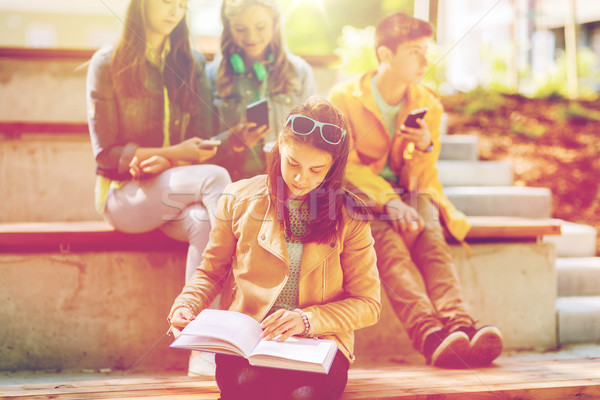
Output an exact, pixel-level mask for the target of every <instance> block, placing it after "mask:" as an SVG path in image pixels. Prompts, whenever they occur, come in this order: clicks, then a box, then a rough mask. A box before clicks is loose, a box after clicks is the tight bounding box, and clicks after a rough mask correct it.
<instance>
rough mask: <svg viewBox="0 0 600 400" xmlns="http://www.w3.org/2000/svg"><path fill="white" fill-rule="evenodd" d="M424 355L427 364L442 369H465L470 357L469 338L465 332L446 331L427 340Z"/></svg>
mask: <svg viewBox="0 0 600 400" xmlns="http://www.w3.org/2000/svg"><path fill="white" fill-rule="evenodd" d="M423 354H424V355H425V358H426V359H427V364H430V365H433V366H435V367H441V368H465V367H466V366H467V365H468V364H467V361H468V359H467V357H468V355H469V337H468V336H467V335H466V333H464V332H459V331H456V332H452V333H447V332H446V330H445V329H442V330H441V331H438V332H433V333H431V334H429V335H428V336H427V337H426V338H425V345H424V350H423Z"/></svg>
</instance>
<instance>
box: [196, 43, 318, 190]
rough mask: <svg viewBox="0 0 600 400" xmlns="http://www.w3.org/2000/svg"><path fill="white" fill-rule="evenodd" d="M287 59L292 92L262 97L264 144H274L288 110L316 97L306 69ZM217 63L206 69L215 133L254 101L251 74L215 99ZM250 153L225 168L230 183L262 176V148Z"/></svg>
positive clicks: (309, 70)
mask: <svg viewBox="0 0 600 400" xmlns="http://www.w3.org/2000/svg"><path fill="white" fill-rule="evenodd" d="M287 57H288V59H289V60H290V62H291V63H292V65H293V66H294V68H295V69H296V77H295V79H294V88H293V89H292V92H291V93H289V94H285V93H279V94H274V95H272V94H268V95H267V96H266V99H267V102H268V104H269V127H270V128H271V132H270V133H269V135H268V136H267V137H265V139H264V141H265V142H271V141H275V140H277V137H278V135H279V132H281V130H282V129H283V125H284V124H285V120H284V119H285V117H286V116H287V114H288V113H289V112H290V110H291V109H292V108H294V107H295V106H297V105H299V104H301V103H302V102H303V101H304V100H306V99H307V98H309V97H310V96H312V95H314V94H315V93H316V84H315V78H314V76H313V71H312V68H311V67H310V65H309V64H308V63H307V62H306V61H304V60H303V59H302V58H300V57H298V56H296V55H294V54H289V53H288V54H287ZM221 59H222V58H221V57H217V58H215V60H213V61H212V62H211V63H209V64H208V65H207V67H206V74H207V77H208V84H209V89H210V91H211V94H212V98H213V102H214V106H215V107H216V109H217V110H218V122H217V124H218V127H219V131H222V130H225V129H229V128H231V127H232V126H234V125H235V124H237V123H239V122H240V121H242V120H243V119H244V117H245V115H246V106H247V105H248V104H250V103H253V102H254V101H256V100H257V98H256V92H257V90H256V85H255V78H254V75H253V74H254V72H246V73H244V74H242V75H237V76H236V79H235V83H234V87H233V90H232V92H231V94H230V95H229V96H228V97H224V98H223V97H221V96H220V95H219V93H218V92H217V73H218V69H219V65H220V63H221ZM269 89H270V88H269V87H268V86H267V87H266V90H265V93H270V91H269ZM258 97H261V96H258ZM253 150H254V154H252V152H251V151H250V150H246V151H245V152H244V153H242V155H240V158H238V159H237V162H236V165H235V166H233V165H231V166H226V168H227V169H228V170H229V172H230V174H231V175H232V179H233V180H234V181H235V180H237V179H239V178H247V177H252V176H255V175H257V174H261V173H264V154H263V153H262V145H260V146H257V148H255V149H253ZM242 157H243V158H244V159H242ZM242 165H243V166H242Z"/></svg>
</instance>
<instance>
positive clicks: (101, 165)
mask: <svg viewBox="0 0 600 400" xmlns="http://www.w3.org/2000/svg"><path fill="white" fill-rule="evenodd" d="M112 56H113V50H112V48H103V49H100V50H98V51H97V52H96V53H95V54H94V55H93V57H92V59H91V61H90V64H89V69H88V75H87V93H86V94H87V114H88V125H89V131H90V138H91V141H92V149H93V152H94V157H95V160H96V173H97V174H98V175H102V176H105V177H107V178H110V179H115V180H129V179H130V178H131V177H130V175H129V173H128V171H129V163H130V161H131V159H132V158H133V155H134V152H135V149H136V148H138V147H162V146H163V136H164V130H163V118H164V99H163V94H162V93H163V91H162V87H163V78H162V74H161V72H160V70H159V68H158V67H157V66H155V65H153V64H152V63H150V62H149V61H148V62H147V63H146V67H147V68H146V71H145V72H146V82H147V83H146V84H147V86H148V89H150V91H152V92H153V93H154V92H156V93H158V94H157V95H156V96H144V97H123V96H121V95H119V94H118V93H117V92H116V91H115V90H114V86H113V75H112V69H111V62H112ZM194 57H195V61H196V62H195V64H196V68H197V76H198V93H197V95H198V96H200V108H199V110H198V112H197V113H195V114H194V115H191V114H190V113H187V112H183V111H182V109H181V107H180V106H179V105H178V104H175V103H174V102H170V118H169V125H170V130H169V133H170V143H171V144H177V143H179V142H181V141H183V140H185V139H189V138H191V137H194V136H198V137H200V138H209V137H211V136H212V135H213V134H214V133H215V131H216V130H215V129H214V127H216V126H215V124H214V120H215V115H214V113H213V110H212V100H211V98H210V92H209V90H208V85H207V82H206V76H205V72H204V68H205V60H204V57H203V56H202V55H201V54H199V53H194Z"/></svg>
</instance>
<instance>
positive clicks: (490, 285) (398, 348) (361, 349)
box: [356, 243, 557, 362]
mask: <svg viewBox="0 0 600 400" xmlns="http://www.w3.org/2000/svg"><path fill="white" fill-rule="evenodd" d="M471 249H472V251H473V255H472V256H469V255H468V254H467V250H466V249H465V248H464V247H462V246H460V245H453V246H451V250H452V256H453V259H454V262H455V264H456V268H457V272H458V275H459V279H460V282H461V284H462V286H463V296H464V299H465V301H466V303H467V305H468V306H469V311H470V313H471V315H472V316H473V318H475V319H476V320H477V321H478V322H479V325H486V324H492V325H496V326H497V327H498V328H499V329H500V330H501V331H502V334H503V337H504V346H505V349H536V350H546V349H550V348H554V347H556V345H557V338H556V311H555V301H556V272H555V269H554V260H555V250H554V246H552V245H550V246H548V245H546V244H536V243H487V244H485V243H484V244H472V245H471ZM383 292H385V290H382V293H383ZM382 297H383V305H384V306H383V312H382V315H381V319H380V320H379V322H378V323H377V324H376V325H374V326H372V327H369V328H365V329H362V330H360V331H358V332H357V334H356V356H357V358H359V359H361V358H364V359H367V360H369V359H386V360H389V359H392V360H395V361H405V362H406V361H407V362H413V361H414V360H415V359H416V360H417V361H421V362H424V358H423V357H421V356H419V355H418V354H417V353H416V351H415V350H414V349H413V348H412V344H411V342H410V340H409V339H408V336H407V335H406V332H405V331H404V329H403V328H402V325H401V324H400V322H399V321H398V319H397V318H396V315H395V314H394V312H393V310H392V308H391V306H390V304H389V301H388V299H387V295H385V294H384V295H383V296H382Z"/></svg>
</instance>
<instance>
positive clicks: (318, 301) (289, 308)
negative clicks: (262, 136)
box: [169, 96, 381, 400]
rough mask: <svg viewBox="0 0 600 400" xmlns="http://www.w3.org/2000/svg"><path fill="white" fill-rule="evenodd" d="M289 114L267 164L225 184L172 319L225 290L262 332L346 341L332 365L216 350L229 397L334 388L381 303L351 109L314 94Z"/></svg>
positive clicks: (228, 302)
mask: <svg viewBox="0 0 600 400" xmlns="http://www.w3.org/2000/svg"><path fill="white" fill-rule="evenodd" d="M284 122H285V127H284V128H283V130H282V131H281V133H280V135H279V138H278V141H277V144H276V145H275V147H274V148H273V150H272V151H271V153H270V154H269V162H268V174H267V175H259V176H256V177H254V178H251V179H246V180H242V181H239V182H236V183H233V184H231V185H230V186H228V187H227V188H226V189H225V194H224V195H223V197H221V200H220V202H219V218H217V225H216V226H215V227H214V228H213V232H212V233H211V235H210V242H209V244H208V246H207V247H206V251H205V252H204V259H203V261H202V264H201V265H200V266H199V267H198V269H196V272H195V273H194V276H193V277H192V279H191V280H190V281H189V282H188V284H187V285H186V286H185V287H184V288H183V290H182V292H181V294H180V295H179V296H178V297H177V298H176V299H175V302H174V304H173V307H172V308H171V313H170V316H169V320H170V322H171V331H172V332H173V333H174V334H175V336H177V335H179V333H180V331H181V329H182V328H183V327H185V326H186V325H187V324H188V323H189V322H190V321H192V320H193V319H194V318H195V316H196V315H198V313H200V311H202V310H203V309H205V308H207V307H208V305H209V304H211V302H212V301H213V299H214V298H215V296H216V294H217V293H219V292H221V290H223V297H222V302H221V308H223V309H229V310H234V311H238V312H242V313H245V314H247V315H249V316H251V317H253V318H254V319H256V320H257V321H259V322H260V323H261V327H262V329H263V333H262V336H263V338H265V339H266V340H279V341H284V340H286V339H287V338H289V337H290V336H293V335H299V336H308V337H318V338H323V339H331V340H334V341H335V342H336V343H337V346H338V351H337V354H336V356H335V358H334V361H333V364H332V365H331V367H330V370H329V373H328V374H320V373H312V372H303V371H293V370H284V369H277V368H265V367H255V366H251V365H249V363H248V361H247V360H246V359H245V358H242V357H239V356H233V355H225V354H217V355H216V366H217V367H216V375H215V378H216V381H217V384H218V386H219V389H220V391H221V399H223V400H229V399H277V400H285V399H295V400H309V399H321V400H323V399H326V400H329V399H331V400H333V399H338V398H339V397H340V396H341V394H342V392H343V390H344V387H345V386H346V382H347V377H348V368H349V365H350V363H351V362H352V361H353V360H354V356H353V347H354V331H355V330H356V329H360V328H363V327H366V326H370V325H373V324H374V323H375V322H377V320H378V318H379V313H380V311H381V303H380V295H379V290H380V289H379V277H378V273H377V266H376V258H375V252H374V250H373V239H372V237H371V233H370V230H369V223H368V221H367V219H368V218H367V216H368V214H367V211H366V207H365V206H364V205H363V204H362V203H361V202H360V200H358V199H357V198H356V197H355V196H354V195H352V194H351V193H349V192H347V191H346V190H344V189H343V187H342V182H343V179H344V172H345V169H346V162H347V158H348V152H349V148H350V138H349V135H348V132H347V129H348V128H347V125H346V121H345V118H344V116H343V115H342V113H341V112H340V111H339V110H338V109H337V108H336V107H334V106H333V105H332V104H331V103H329V102H328V101H326V100H325V99H322V98H319V97H316V96H314V97H311V98H309V99H308V100H307V101H306V102H305V103H303V104H301V105H300V106H298V107H296V108H294V109H293V110H292V111H291V112H290V115H289V116H288V117H287V118H286V119H284ZM280 335H281V336H280Z"/></svg>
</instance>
